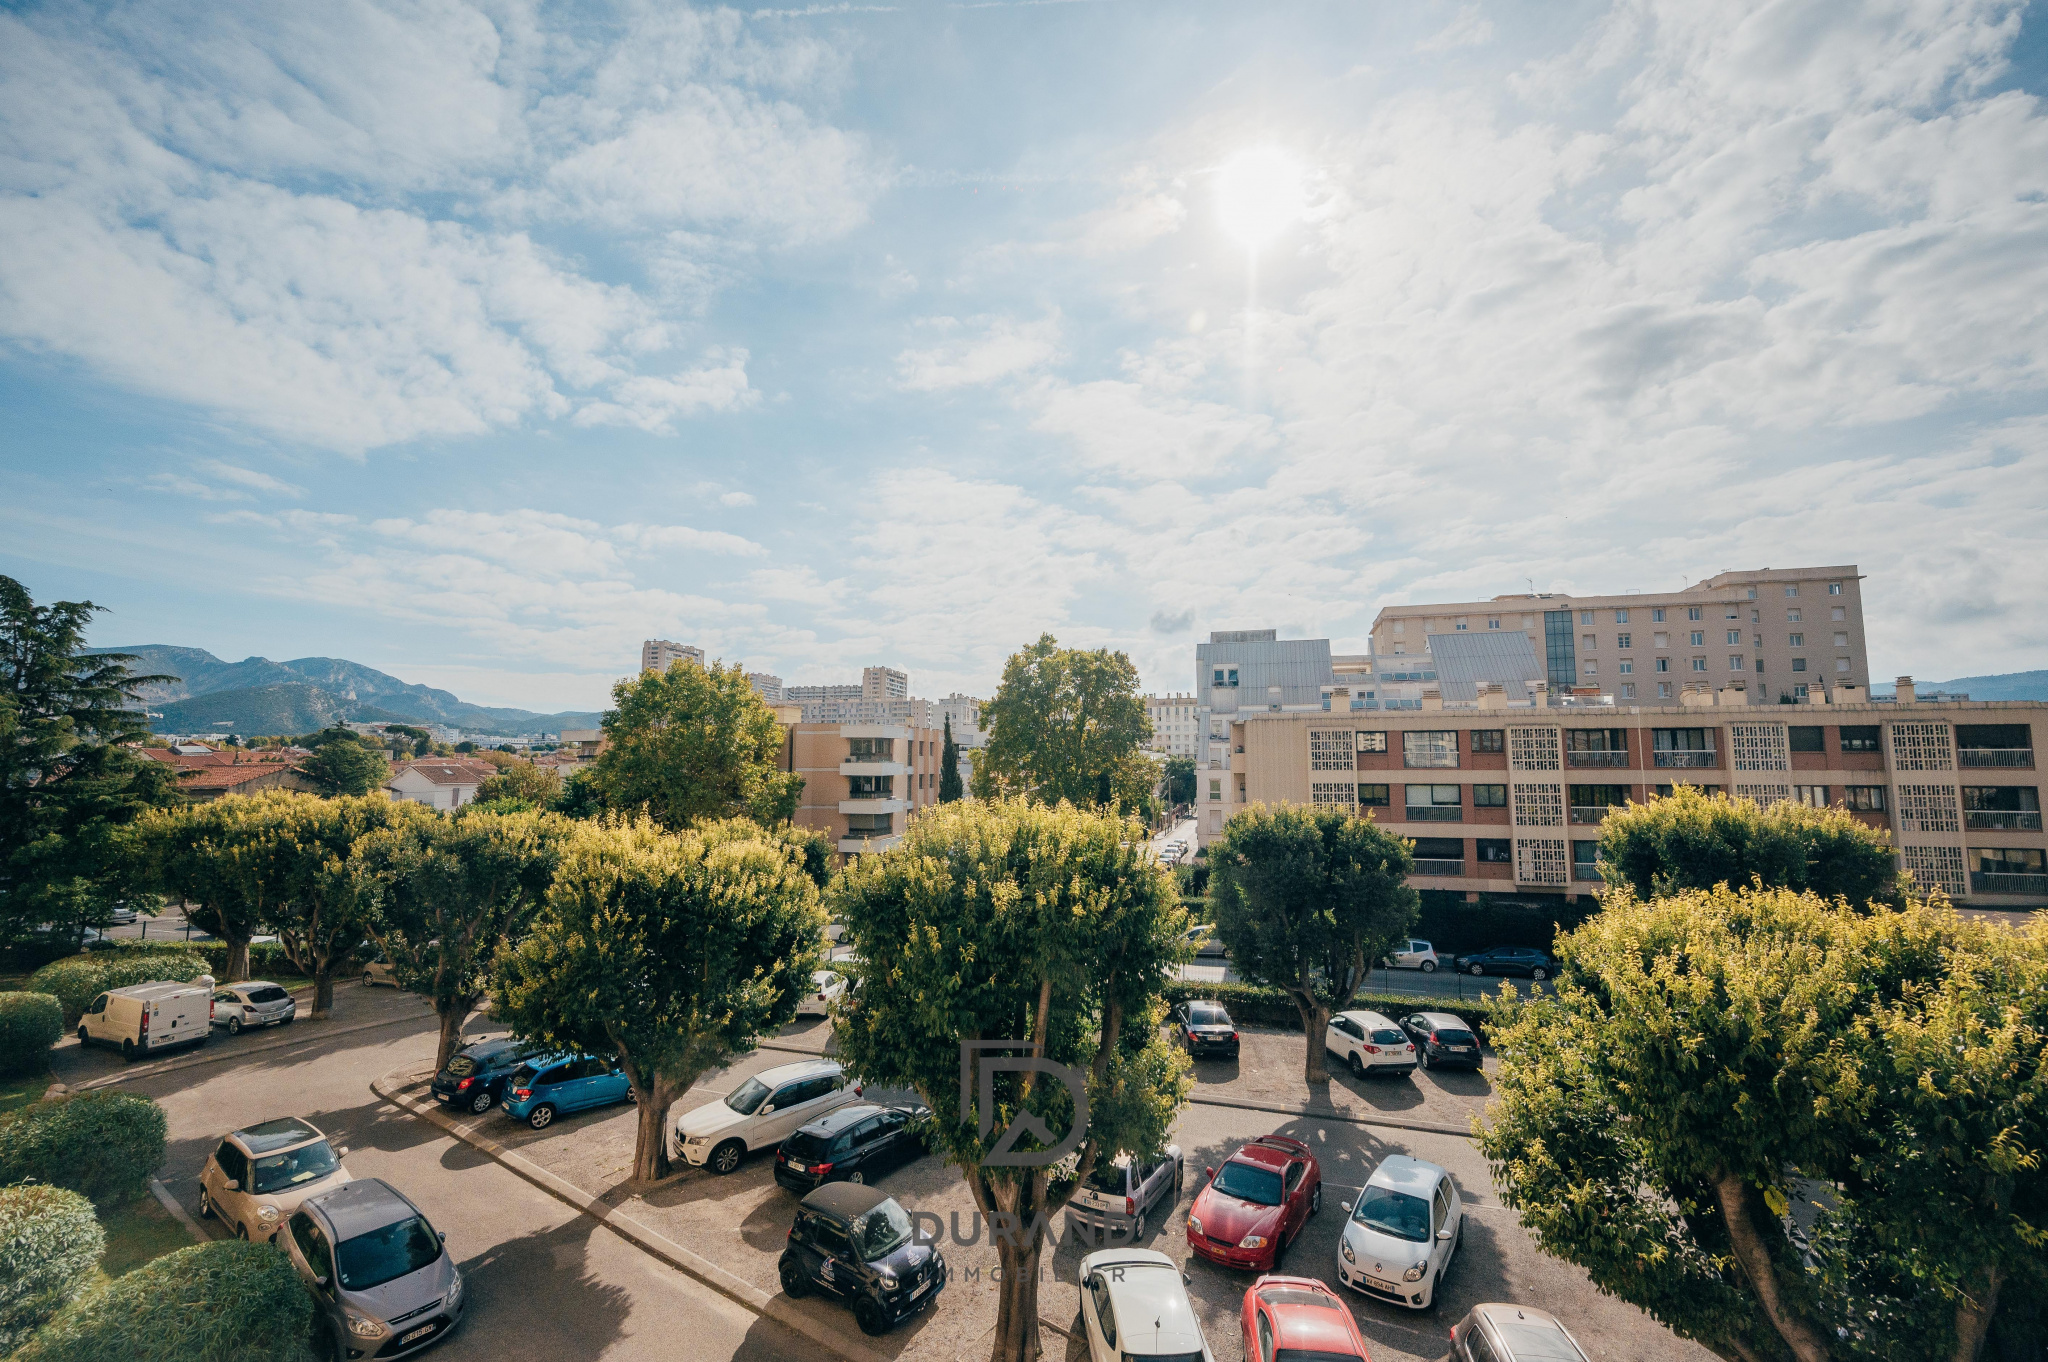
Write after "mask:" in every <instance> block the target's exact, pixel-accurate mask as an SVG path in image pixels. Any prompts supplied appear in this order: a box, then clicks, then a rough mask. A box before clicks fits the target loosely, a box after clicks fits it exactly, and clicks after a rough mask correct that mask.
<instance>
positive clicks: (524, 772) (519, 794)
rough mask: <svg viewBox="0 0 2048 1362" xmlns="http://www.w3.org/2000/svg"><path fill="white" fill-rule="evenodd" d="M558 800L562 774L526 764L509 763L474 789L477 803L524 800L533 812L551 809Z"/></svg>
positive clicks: (520, 762) (543, 767)
mask: <svg viewBox="0 0 2048 1362" xmlns="http://www.w3.org/2000/svg"><path fill="white" fill-rule="evenodd" d="M561 798H562V773H561V772H560V771H557V770H556V769H555V768H554V767H552V766H536V765H534V764H533V763H532V762H530V761H519V762H513V763H512V764H511V765H509V766H506V767H505V768H504V769H502V770H500V771H499V772H498V774H496V775H494V776H486V777H485V778H484V780H483V783H482V784H480V785H478V786H477V787H476V800H477V803H479V804H483V803H490V802H493V801H496V800H501V799H516V800H522V801H524V802H525V803H526V804H527V805H528V806H530V807H532V808H536V809H552V808H554V807H555V805H556V803H557V802H558V801H559V800H560V799H561Z"/></svg>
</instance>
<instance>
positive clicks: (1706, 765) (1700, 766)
mask: <svg viewBox="0 0 2048 1362" xmlns="http://www.w3.org/2000/svg"><path fill="white" fill-rule="evenodd" d="M1720 755H1721V754H1720V753H1718V752H1716V751H1714V749H1712V748H1711V747H1710V748H1708V749H1707V750H1706V751H1704V752H1658V753H1656V754H1655V756H1656V758H1657V765H1659V766H1661V767H1664V768H1665V769H1667V770H1675V771H1703V770H1710V769H1712V768H1714V767H1717V766H1719V765H1720V764H1721V761H1720Z"/></svg>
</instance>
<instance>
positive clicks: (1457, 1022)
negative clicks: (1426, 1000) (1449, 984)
mask: <svg viewBox="0 0 2048 1362" xmlns="http://www.w3.org/2000/svg"><path fill="white" fill-rule="evenodd" d="M1401 1029H1402V1030H1403V1031H1405V1032H1407V1033H1408V1039H1410V1040H1412V1041H1414V1042H1415V1055H1416V1058H1417V1060H1418V1061H1419V1062H1420V1063H1421V1065H1422V1067H1423V1068H1425V1069H1477V1068H1481V1067H1483V1066H1484V1065H1485V1062H1486V1060H1485V1056H1484V1055H1482V1054H1481V1053H1480V1050H1479V1037H1477V1036H1475V1035H1473V1034H1472V1028H1471V1027H1469V1026H1467V1025H1465V1023H1464V1022H1463V1021H1462V1020H1461V1019H1459V1018H1457V1017H1454V1016H1452V1015H1451V1014H1450V1013H1448V1012H1411V1013H1409V1014H1408V1015H1407V1016H1405V1017H1403V1018H1401Z"/></svg>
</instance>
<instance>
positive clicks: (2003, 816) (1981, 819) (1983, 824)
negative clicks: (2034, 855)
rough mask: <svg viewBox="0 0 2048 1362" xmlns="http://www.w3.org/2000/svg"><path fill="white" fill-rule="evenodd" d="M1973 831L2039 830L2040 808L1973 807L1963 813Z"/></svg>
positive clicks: (1967, 825)
mask: <svg viewBox="0 0 2048 1362" xmlns="http://www.w3.org/2000/svg"><path fill="white" fill-rule="evenodd" d="M1963 818H1964V820H1965V821H1964V824H1963V826H1965V827H1967V828H1968V829H1969V830H1970V831H1972V832H2039V831H2040V830H2041V811H2040V810H2039V809H1971V810H1969V811H1968V812H1966V813H1965V814H1964V815H1963Z"/></svg>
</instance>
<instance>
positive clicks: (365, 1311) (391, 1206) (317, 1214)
mask: <svg viewBox="0 0 2048 1362" xmlns="http://www.w3.org/2000/svg"><path fill="white" fill-rule="evenodd" d="M289 1227H290V1233H288V1234H282V1235H279V1236H278V1239H279V1241H280V1242H282V1243H283V1244H284V1245H285V1252H286V1253H287V1254H289V1255H290V1257H291V1260H292V1266H294V1267H296V1268H297V1269H298V1270H299V1276H300V1277H302V1278H303V1279H304V1280H305V1282H306V1284H307V1285H308V1286H309V1287H311V1288H312V1291H313V1300H314V1309H315V1313H316V1314H317V1315H318V1316H319V1324H318V1325H317V1326H316V1327H317V1328H319V1329H321V1330H323V1331H325V1332H327V1333H328V1335H329V1336H330V1337H331V1338H332V1339H333V1341H334V1354H333V1355H334V1356H335V1357H338V1358H349V1359H353V1358H379V1359H383V1358H391V1357H405V1356H408V1355H410V1354H412V1353H415V1352H418V1351H419V1350H420V1349H421V1348H425V1347H427V1346H429V1345H430V1344H433V1343H438V1342H439V1341H440V1340H441V1339H442V1338H444V1337H445V1336H447V1335H448V1334H449V1333H451V1332H453V1331H454V1329H455V1326H456V1325H457V1324H460V1323H461V1322H462V1307H463V1304H464V1302H463V1281H462V1273H461V1272H460V1271H458V1270H457V1269H456V1266H455V1260H454V1258H452V1257H451V1256H450V1255H449V1253H448V1249H447V1247H446V1245H445V1244H444V1242H443V1241H444V1239H445V1238H446V1236H444V1235H440V1234H437V1233H435V1231H434V1227H433V1226H432V1225H430V1224H428V1223H427V1218H426V1217H425V1216H424V1215H421V1214H420V1210H419V1207H417V1206H415V1205H413V1204H412V1203H411V1202H410V1201H407V1200H406V1199H405V1197H404V1196H403V1195H402V1194H401V1193H400V1192H399V1191H398V1189H396V1188H395V1187H393V1186H392V1185H391V1184H390V1183H388V1182H385V1181H384V1180H383V1179H382V1178H363V1179H362V1180H360V1181H357V1182H351V1183H348V1184H346V1185H345V1186H341V1187H337V1188H335V1189H334V1190H333V1191H331V1192H323V1193H321V1194H320V1195H319V1196H315V1197H308V1198H306V1201H305V1203H304V1204H303V1205H301V1206H300V1207H299V1209H298V1211H297V1212H296V1213H294V1214H293V1216H292V1218H291V1221H290V1222H289Z"/></svg>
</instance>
